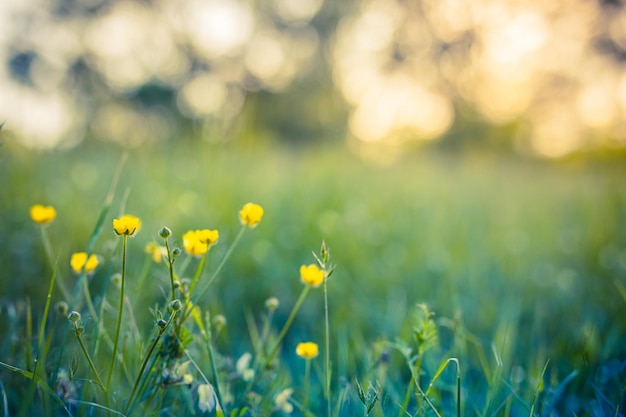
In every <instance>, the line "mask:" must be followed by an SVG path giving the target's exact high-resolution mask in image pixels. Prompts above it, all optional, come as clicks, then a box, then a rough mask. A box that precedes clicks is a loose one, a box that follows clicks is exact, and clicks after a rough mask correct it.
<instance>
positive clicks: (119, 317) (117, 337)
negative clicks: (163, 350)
mask: <svg viewBox="0 0 626 417" xmlns="http://www.w3.org/2000/svg"><path fill="white" fill-rule="evenodd" d="M123 239H124V240H123V243H124V244H123V249H122V285H121V288H120V304H119V309H118V313H117V330H116V331H115V342H113V354H112V355H111V366H109V375H108V376H107V384H106V388H105V392H107V393H108V392H109V386H110V385H111V376H112V375H113V366H114V365H115V357H116V356H117V347H118V343H119V341H120V328H121V327H122V311H123V310H124V281H125V280H126V242H127V240H128V235H124V236H123Z"/></svg>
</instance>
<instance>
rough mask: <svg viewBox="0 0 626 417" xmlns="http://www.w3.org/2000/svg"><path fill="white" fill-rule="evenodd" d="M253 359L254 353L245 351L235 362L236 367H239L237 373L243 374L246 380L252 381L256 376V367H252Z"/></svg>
mask: <svg viewBox="0 0 626 417" xmlns="http://www.w3.org/2000/svg"><path fill="white" fill-rule="evenodd" d="M251 360H252V355H251V354H250V353H249V352H246V353H244V354H243V355H241V357H240V358H239V359H238V360H237V363H236V364H235V368H236V369H237V373H238V374H239V375H241V377H242V378H243V380H244V381H250V380H251V379H252V378H254V369H252V368H250V361H251Z"/></svg>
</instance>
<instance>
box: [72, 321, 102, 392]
mask: <svg viewBox="0 0 626 417" xmlns="http://www.w3.org/2000/svg"><path fill="white" fill-rule="evenodd" d="M80 331H81V330H80V329H79V326H78V324H77V323H74V332H75V334H76V339H78V344H79V345H80V348H81V349H82V351H83V354H84V355H85V358H87V362H88V363H89V367H90V368H91V372H93V374H94V375H95V376H96V380H97V382H98V385H100V388H102V390H103V391H104V393H105V395H107V392H108V390H107V388H106V387H105V386H104V384H103V383H102V379H100V374H99V373H98V370H97V369H96V365H95V364H94V363H93V360H91V356H90V355H89V352H87V348H86V347H85V344H84V343H83V338H82V337H81V335H80Z"/></svg>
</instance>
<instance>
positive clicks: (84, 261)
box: [70, 252, 98, 274]
mask: <svg viewBox="0 0 626 417" xmlns="http://www.w3.org/2000/svg"><path fill="white" fill-rule="evenodd" d="M70 266H71V267H72V269H73V270H74V272H76V273H77V274H80V273H81V272H83V268H85V273H86V274H89V273H91V272H93V270H94V269H96V267H97V266H98V257H97V256H96V255H94V254H93V253H92V254H91V255H90V256H89V259H88V258H87V252H76V253H73V254H72V257H71V258H70Z"/></svg>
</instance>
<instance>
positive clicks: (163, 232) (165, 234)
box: [159, 226, 172, 239]
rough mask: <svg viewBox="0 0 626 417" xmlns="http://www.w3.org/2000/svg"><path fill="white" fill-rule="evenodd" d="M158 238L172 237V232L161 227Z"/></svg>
mask: <svg viewBox="0 0 626 417" xmlns="http://www.w3.org/2000/svg"><path fill="white" fill-rule="evenodd" d="M159 236H161V237H162V238H163V239H167V238H168V237H170V236H172V231H171V230H170V229H169V227H166V226H163V227H162V228H161V230H159Z"/></svg>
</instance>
